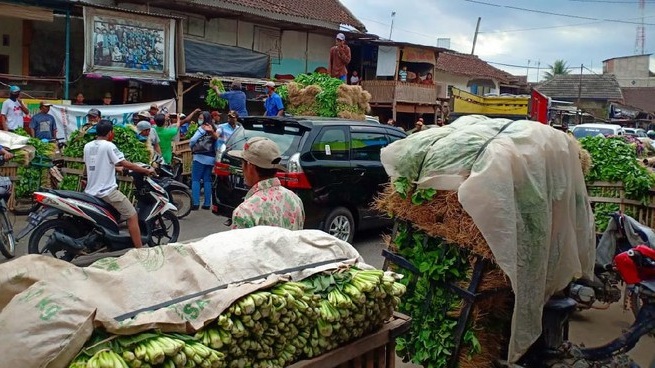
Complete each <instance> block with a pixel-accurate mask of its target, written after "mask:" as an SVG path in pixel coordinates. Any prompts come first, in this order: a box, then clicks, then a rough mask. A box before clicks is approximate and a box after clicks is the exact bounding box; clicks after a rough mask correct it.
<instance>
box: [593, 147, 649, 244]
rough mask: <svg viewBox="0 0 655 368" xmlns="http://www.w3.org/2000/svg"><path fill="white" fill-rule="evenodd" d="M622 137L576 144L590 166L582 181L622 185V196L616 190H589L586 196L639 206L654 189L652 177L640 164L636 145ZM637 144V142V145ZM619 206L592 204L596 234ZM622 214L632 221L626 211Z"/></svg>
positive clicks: (602, 229)
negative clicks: (615, 199) (627, 202)
mask: <svg viewBox="0 0 655 368" xmlns="http://www.w3.org/2000/svg"><path fill="white" fill-rule="evenodd" d="M629 139H630V138H626V137H620V136H616V137H607V138H604V137H585V138H583V139H581V140H580V144H581V145H582V147H583V148H584V149H585V150H586V151H588V152H589V154H590V155H591V161H592V162H593V166H592V167H591V170H590V171H589V173H588V174H586V176H585V180H586V181H587V182H588V183H592V182H596V181H604V182H622V183H623V193H621V192H620V191H619V190H618V189H617V188H604V187H592V188H590V190H589V195H590V196H593V197H616V198H621V196H625V198H626V199H633V200H636V201H639V202H641V203H647V202H648V201H649V200H650V196H649V192H650V190H651V188H653V187H654V186H655V174H653V172H652V171H650V170H649V169H648V168H646V167H644V165H643V164H642V163H641V162H640V159H641V157H640V152H644V151H643V150H640V147H641V146H640V143H639V144H638V143H636V142H634V140H629ZM637 142H639V141H637ZM618 210H619V205H618V204H614V203H596V204H594V216H595V218H596V231H598V232H603V231H605V229H606V228H607V224H608V223H609V215H610V214H612V213H614V212H616V211H618ZM625 212H626V214H627V215H629V216H632V217H636V214H634V213H631V210H630V208H628V209H626V211H625Z"/></svg>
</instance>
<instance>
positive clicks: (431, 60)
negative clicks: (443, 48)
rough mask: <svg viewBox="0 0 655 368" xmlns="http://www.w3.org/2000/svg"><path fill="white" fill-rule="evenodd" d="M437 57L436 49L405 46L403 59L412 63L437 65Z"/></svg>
mask: <svg viewBox="0 0 655 368" xmlns="http://www.w3.org/2000/svg"><path fill="white" fill-rule="evenodd" d="M436 60H437V59H436V58H435V57H434V50H426V49H419V48H415V47H405V48H403V59H402V61H407V62H410V63H428V64H432V65H436V64H437V62H436Z"/></svg>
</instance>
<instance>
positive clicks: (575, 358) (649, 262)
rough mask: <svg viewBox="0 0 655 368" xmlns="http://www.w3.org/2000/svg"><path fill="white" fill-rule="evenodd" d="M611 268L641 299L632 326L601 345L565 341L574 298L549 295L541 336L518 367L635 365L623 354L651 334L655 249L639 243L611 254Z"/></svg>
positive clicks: (654, 314) (654, 306)
mask: <svg viewBox="0 0 655 368" xmlns="http://www.w3.org/2000/svg"><path fill="white" fill-rule="evenodd" d="M608 267H609V266H608ZM611 267H612V268H613V269H614V270H615V271H616V272H617V274H618V275H619V277H620V278H621V280H622V281H624V282H625V283H627V284H628V285H630V286H631V288H632V290H633V292H634V294H635V295H636V296H637V298H638V299H640V300H641V303H642V305H641V308H640V310H639V313H638V315H637V318H636V320H635V322H634V323H633V324H632V326H630V328H629V329H628V330H626V331H625V332H624V333H623V334H622V335H621V336H619V337H618V338H616V339H614V340H613V341H611V342H609V343H607V344H605V345H603V346H600V347H594V348H586V347H579V346H577V345H574V344H572V343H571V342H569V341H567V339H568V323H569V316H570V315H571V313H573V312H574V311H575V309H576V305H577V303H576V301H575V300H573V299H571V298H570V297H568V296H564V297H559V298H556V297H554V298H551V299H550V300H549V301H548V303H546V306H545V307H544V315H543V322H542V325H543V328H542V331H543V332H542V335H541V337H540V338H539V340H538V341H537V342H536V343H535V345H533V346H532V347H531V348H530V350H529V351H528V353H527V354H526V355H525V356H524V357H523V359H521V361H520V362H519V364H518V366H519V367H526V368H542V367H549V368H555V367H557V368H560V367H561V368H564V367H579V368H591V367H599V368H603V367H615V368H634V367H637V368H638V366H637V365H636V364H635V363H634V362H633V361H632V360H631V359H630V358H629V357H628V356H627V355H626V353H627V352H628V351H630V350H631V349H632V348H634V347H635V345H636V344H637V342H639V339H640V338H641V337H642V336H644V335H647V334H655V250H654V249H652V248H650V247H648V246H645V245H639V246H636V247H634V248H632V249H629V250H626V251H623V252H621V253H619V254H618V255H616V256H615V257H614V261H613V264H612V266H611Z"/></svg>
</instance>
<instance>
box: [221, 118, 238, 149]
mask: <svg viewBox="0 0 655 368" xmlns="http://www.w3.org/2000/svg"><path fill="white" fill-rule="evenodd" d="M238 127H239V126H238V125H237V126H235V127H234V128H232V125H230V123H223V124H221V125H219V126H218V130H217V132H218V141H217V142H216V146H217V147H219V148H220V147H221V145H222V144H225V143H226V142H227V140H228V139H230V137H231V136H232V134H233V133H234V131H235V130H236V129H237V128H238Z"/></svg>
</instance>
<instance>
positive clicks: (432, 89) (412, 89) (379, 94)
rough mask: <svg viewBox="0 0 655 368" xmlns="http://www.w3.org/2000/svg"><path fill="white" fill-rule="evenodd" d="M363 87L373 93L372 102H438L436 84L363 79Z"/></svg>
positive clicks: (432, 103)
mask: <svg viewBox="0 0 655 368" xmlns="http://www.w3.org/2000/svg"><path fill="white" fill-rule="evenodd" d="M362 87H363V88H364V89H365V90H367V91H368V92H369V93H370V94H371V104H393V103H394V102H396V103H398V102H400V103H409V104H421V105H436V104H437V87H438V86H437V85H436V84H432V85H429V84H417V83H409V82H400V81H384V80H368V81H362Z"/></svg>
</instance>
